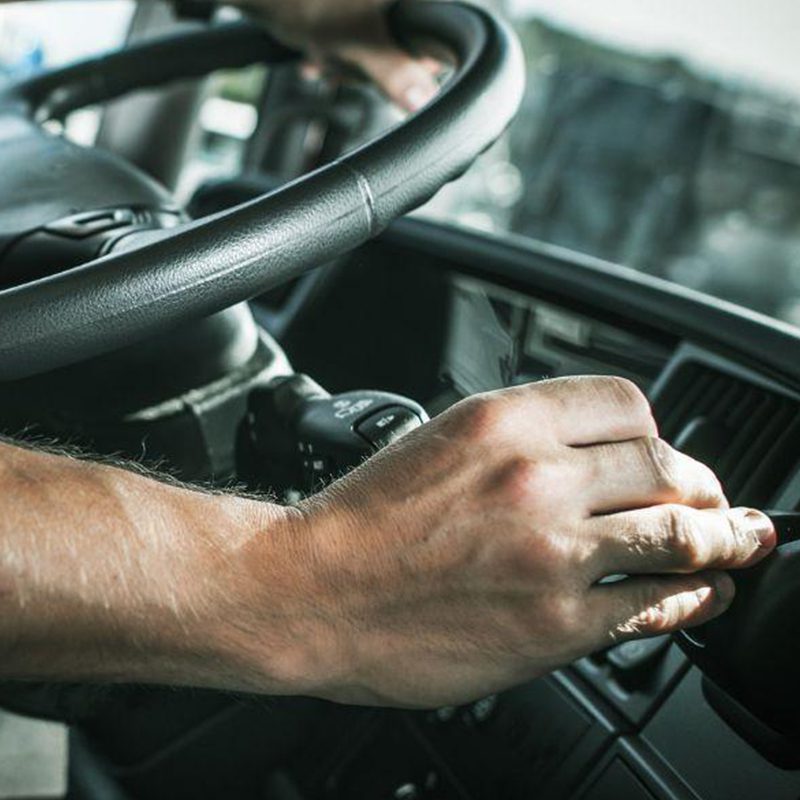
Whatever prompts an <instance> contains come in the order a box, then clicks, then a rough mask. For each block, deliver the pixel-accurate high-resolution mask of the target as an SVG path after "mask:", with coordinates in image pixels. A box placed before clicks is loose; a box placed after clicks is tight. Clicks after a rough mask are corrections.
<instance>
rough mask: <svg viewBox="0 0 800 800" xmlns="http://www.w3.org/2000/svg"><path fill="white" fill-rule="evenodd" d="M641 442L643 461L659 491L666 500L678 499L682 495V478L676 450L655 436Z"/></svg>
mask: <svg viewBox="0 0 800 800" xmlns="http://www.w3.org/2000/svg"><path fill="white" fill-rule="evenodd" d="M639 442H640V448H641V456H642V460H643V461H644V464H645V467H646V468H647V469H648V470H649V473H650V477H651V479H652V481H653V484H654V486H655V488H656V489H657V491H658V492H659V493H660V494H661V495H662V496H663V497H665V498H674V497H677V496H678V495H679V494H680V478H679V473H678V463H677V462H678V459H677V454H676V452H675V450H673V449H672V447H670V446H669V445H668V444H667V443H666V442H665V441H664V440H663V439H659V438H657V437H655V436H647V437H645V438H643V439H640V440H639Z"/></svg>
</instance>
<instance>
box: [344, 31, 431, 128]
mask: <svg viewBox="0 0 800 800" xmlns="http://www.w3.org/2000/svg"><path fill="white" fill-rule="evenodd" d="M342 56H343V57H344V58H345V59H346V60H347V61H349V62H350V63H352V64H355V66H357V67H359V68H360V69H361V70H362V71H363V72H364V73H365V74H366V75H367V77H368V78H369V79H370V80H372V81H373V82H374V83H375V85H376V86H377V87H378V88H379V89H380V90H381V91H382V92H383V93H384V94H385V95H386V97H387V98H388V99H389V100H391V101H392V102H393V103H394V104H395V105H397V106H399V107H400V108H402V109H404V110H405V111H410V112H414V111H419V109H420V108H422V107H423V106H424V105H426V104H427V103H428V102H430V100H432V99H433V98H434V97H435V96H436V93H437V92H438V90H439V84H438V83H437V82H436V78H435V73H434V72H432V71H431V69H430V68H428V67H427V66H426V65H425V64H423V63H420V62H419V61H417V60H415V59H414V58H412V57H411V56H410V55H408V53H405V52H403V51H402V50H400V49H399V48H397V47H394V46H393V45H391V44H386V45H384V46H381V47H357V48H352V47H351V48H348V50H347V52H345V53H342Z"/></svg>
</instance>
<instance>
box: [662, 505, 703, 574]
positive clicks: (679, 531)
mask: <svg viewBox="0 0 800 800" xmlns="http://www.w3.org/2000/svg"><path fill="white" fill-rule="evenodd" d="M664 514H665V520H664V548H665V549H666V550H667V551H668V552H669V554H670V555H671V556H672V557H673V558H674V560H675V562H676V563H677V564H678V565H679V566H682V567H684V568H685V569H687V570H689V571H692V572H693V571H696V570H698V569H701V568H702V567H703V566H704V564H705V563H706V561H707V556H708V553H707V549H708V548H707V547H705V546H704V537H703V536H702V535H701V532H700V530H699V529H698V526H697V523H696V521H695V515H694V514H692V511H691V509H689V508H685V507H683V506H669V507H667V508H666V509H665V512H664Z"/></svg>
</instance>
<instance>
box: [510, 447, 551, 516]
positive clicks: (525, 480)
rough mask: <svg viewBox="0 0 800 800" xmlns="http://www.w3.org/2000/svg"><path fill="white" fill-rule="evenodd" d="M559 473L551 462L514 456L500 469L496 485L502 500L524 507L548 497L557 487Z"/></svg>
mask: <svg viewBox="0 0 800 800" xmlns="http://www.w3.org/2000/svg"><path fill="white" fill-rule="evenodd" d="M559 472H560V470H559V469H558V468H557V466H556V464H555V463H554V462H552V461H544V460H542V461H538V460H535V459H532V458H528V457H526V456H514V457H512V458H510V459H508V460H507V461H506V462H505V463H504V464H503V465H502V467H501V468H500V474H499V477H498V485H499V487H500V490H501V493H502V495H503V497H504V499H506V500H507V501H509V502H511V503H513V504H514V505H526V504H527V502H528V501H529V500H532V499H534V500H535V499H538V498H543V497H548V496H550V495H551V494H552V493H553V491H554V490H555V488H556V487H557V486H558V483H559V480H560V476H559Z"/></svg>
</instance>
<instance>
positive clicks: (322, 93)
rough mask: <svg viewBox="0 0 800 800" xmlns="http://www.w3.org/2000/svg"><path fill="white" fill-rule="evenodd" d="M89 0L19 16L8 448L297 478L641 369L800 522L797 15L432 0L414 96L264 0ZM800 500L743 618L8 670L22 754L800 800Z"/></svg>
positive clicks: (211, 473) (730, 476) (373, 781)
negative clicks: (283, 19)
mask: <svg viewBox="0 0 800 800" xmlns="http://www.w3.org/2000/svg"><path fill="white" fill-rule="evenodd" d="M85 5H87V4H81V3H74V2H73V3H48V2H42V3H38V4H34V3H17V4H11V5H9V6H7V7H6V8H5V9H2V8H0V175H2V181H0V431H2V433H3V434H5V435H7V436H10V437H25V438H28V439H32V440H34V441H37V440H38V441H53V440H55V441H58V442H60V443H65V444H66V445H68V446H74V447H78V448H81V449H83V450H86V451H89V452H92V453H96V454H97V455H98V456H120V455H122V456H124V457H125V458H127V459H130V460H132V461H136V462H139V463H141V464H142V465H144V466H146V467H150V468H153V467H155V468H158V469H162V470H165V471H167V472H169V473H171V474H173V475H175V476H177V477H178V478H180V479H182V480H185V481H190V482H199V483H203V484H206V485H213V486H221V487H230V486H238V487H242V488H244V489H246V490H248V491H251V492H269V493H271V494H272V495H273V496H275V495H277V496H279V497H281V498H282V499H284V500H286V501H289V502H291V501H293V500H296V499H298V498H300V497H302V496H304V495H306V494H309V493H313V492H314V491H316V490H317V489H318V488H319V487H320V486H322V485H324V484H325V483H327V482H329V481H331V480H333V479H335V478H336V477H337V476H338V475H341V474H343V473H344V472H346V471H347V470H348V469H350V468H352V467H353V466H355V465H357V464H358V463H360V461H362V460H363V459H364V458H365V457H367V456H368V455H369V454H370V453H372V452H374V451H376V450H377V449H379V448H380V447H382V446H384V445H385V444H387V443H389V442H391V441H393V440H394V439H396V438H397V437H399V436H401V435H403V433H405V432H407V431H408V430H410V429H412V428H414V427H417V426H419V425H422V424H424V423H425V421H426V420H427V419H428V418H429V417H432V416H434V415H436V414H438V413H440V412H442V411H443V410H445V409H446V408H448V407H449V406H450V405H452V404H453V403H455V402H457V401H458V400H459V399H461V398H464V397H467V396H469V395H471V394H474V393H476V392H482V391H486V390H491V389H496V388H500V387H504V386H511V385H515V384H520V383H524V382H530V381H537V380H541V379H543V378H549V377H558V376H568V375H581V374H613V375H622V376H625V377H627V378H630V379H632V380H633V381H635V382H636V383H637V384H638V385H639V386H640V387H642V388H643V389H644V390H645V391H646V393H647V394H648V396H649V397H650V398H651V399H652V401H653V404H654V408H655V413H656V417H657V420H658V422H659V425H660V430H661V433H662V436H663V437H664V438H665V439H667V440H668V441H670V442H671V443H672V444H674V445H675V446H676V447H677V448H679V449H681V450H683V451H685V452H687V453H689V454H691V455H693V456H695V457H697V458H699V459H701V460H703V461H705V462H706V463H708V464H709V465H711V466H712V467H713V468H714V469H715V470H716V472H717V474H718V475H719V476H720V478H721V480H722V482H723V485H724V487H725V490H726V492H727V494H728V497H729V498H730V499H731V501H732V503H736V504H746V505H751V506H754V507H758V508H765V509H771V510H774V512H775V516H776V519H778V518H780V516H779V515H780V514H781V513H783V514H787V515H790V514H791V513H792V512H795V511H800V359H799V358H798V355H799V354H800V328H798V326H800V190H799V189H798V186H799V185H800V58H798V56H797V51H796V47H793V46H792V47H789V48H788V50H787V49H786V48H784V47H783V45H784V44H785V41H784V39H785V38H786V37H788V38H789V39H791V36H790V33H791V31H792V30H793V28H792V25H793V24H795V27H794V30H796V29H797V28H796V23H799V22H800V19H798V16H797V14H798V11H797V9H796V8H795V7H794V6H792V5H789V4H786V3H784V2H783V1H782V0H772V1H771V2H766V3H763V4H759V6H758V7H755V6H753V7H751V8H748V10H747V13H746V14H745V13H744V12H743V14H742V16H743V17H744V19H739V20H731V19H727V18H726V19H725V20H722V21H720V20H721V18H720V19H718V20H716V21H717V22H720V25H721V30H723V31H724V32H726V35H727V36H728V38H727V39H726V42H727V44H728V45H729V46H728V47H727V48H726V47H717V48H716V49H715V48H714V47H713V46H711V45H709V46H708V47H707V48H706V49H703V47H702V46H701V45H702V43H703V42H704V41H706V39H707V38H708V37H710V36H711V33H710V30H711V29H710V28H708V30H709V33H708V34H706V32H705V30H706V29H703V28H702V26H701V29H698V28H697V26H693V27H692V30H693V37H694V38H692V37H691V36H689V37H687V36H682V35H679V34H680V33H681V31H678V30H677V29H676V30H675V31H672V33H673V34H674V36H673V38H672V39H670V38H669V37H670V31H671V29H670V27H669V25H668V24H666V22H668V20H666V21H664V24H661V22H660V21H658V20H650V21H649V25H650V27H647V28H645V29H642V28H641V26H640V24H641V19H639V17H638V16H637V15H641V13H643V12H641V9H639V10H637V9H636V8H635V7H634V6H636V5H638V4H633V5H631V4H626V3H622V4H620V12H619V13H620V18H619V19H618V20H608V19H605V18H602V19H598V18H597V17H598V15H599V12H598V11H596V10H594V11H593V10H590V9H587V8H586V7H585V5H586V4H580V3H570V2H563V3H561V4H560V5H561V8H560V10H558V11H557V12H554V11H552V10H551V9H549V6H550V4H546V3H542V2H539V0H530V2H528V3H527V4H526V2H523V0H519V2H517V3H507V4H506V3H501V2H497V3H495V2H489V1H488V0H487V2H484V3H481V4H480V5H474V6H468V5H463V4H461V3H458V2H453V3H439V2H430V3H427V2H426V3H414V2H408V0H404V1H403V2H401V3H400V4H398V5H395V6H393V7H392V8H391V10H390V12H389V13H390V20H391V26H392V31H393V33H394V34H395V35H396V36H397V37H398V39H399V40H400V41H402V42H403V43H404V44H405V45H406V46H407V47H409V48H411V49H413V50H419V51H422V52H429V53H433V54H435V55H436V57H437V58H439V59H441V61H442V63H443V73H442V76H441V82H442V86H441V91H440V94H439V95H438V96H437V98H436V99H434V100H433V101H432V102H431V103H430V104H429V105H428V106H426V107H425V108H423V109H422V110H420V111H419V112H417V113H415V114H412V115H408V116H406V117H402V116H401V115H400V114H399V113H398V112H397V111H396V110H395V109H392V108H391V107H389V106H388V105H387V104H386V103H385V102H384V101H383V100H382V99H381V98H380V96H379V95H378V93H377V92H376V91H375V90H374V89H373V88H371V87H370V86H367V85H366V84H364V83H360V82H358V81H355V82H349V81H346V82H341V83H332V82H330V81H326V80H322V79H320V78H319V77H318V76H313V75H309V73H308V71H307V70H305V69H304V68H303V67H302V64H301V58H300V55H299V54H298V53H294V52H292V51H291V50H289V49H287V48H286V47H284V46H282V45H280V44H278V43H277V42H275V41H273V40H272V39H270V38H269V36H268V35H267V34H266V33H265V32H264V31H263V29H261V28H259V27H257V26H255V25H254V24H253V23H251V22H248V21H246V20H242V19H240V18H238V17H237V15H236V14H235V13H234V12H232V11H231V10H230V9H225V8H220V9H213V8H212V7H210V6H209V7H207V8H203V9H201V10H202V11H204V12H207V13H203V14H195V13H194V12H196V11H197V9H196V8H195V7H194V5H192V6H191V8H190V9H189V10H190V11H191V12H192V14H191V15H178V14H177V13H176V11H175V10H174V9H173V8H172V7H171V6H167V5H161V4H159V3H151V2H147V3H140V4H135V3H132V2H128V1H127V0H102V1H101V0H97V2H95V3H90V4H88V5H90V6H91V7H92V10H91V12H87V11H86V9H85V8H82V6H85ZM626 5H628V6H630V8H629V9H628V11H624V7H625V6H626ZM677 5H682V4H677ZM716 5H717V4H716V3H709V4H708V6H707V7H705V11H704V12H702V13H706V14H711V13H713V7H714V6H716ZM723 6H725V4H720V10H719V13H720V15H723V14H726V13H727V11H726V8H723ZM687 8H688V6H687ZM57 9H60V11H59V10H57ZM62 12H64V13H65V15H66V13H67V12H69V13H71V14H73V15H77V16H76V17H73V19H78V23H75V27H74V28H70V27H69V26H68V25H66V26H65V27H64V29H63V30H62V31H61V34H62V37H63V38H64V40H65V42H66V44H65V43H64V42H61V44H58V42H56V44H58V46H56V44H53V42H52V41H51V40H50V39H48V38H47V36H44V34H42V31H43V30H45V29H46V30H47V31H49V32H50V33H48V36H49V35H52V30H53V29H54V28H58V27H59V25H58V24H57V16H55V15H57V14H59V13H62ZM81 13H91V14H92V15H93V17H92V21H93V24H94V25H96V26H97V28H98V35H97V36H96V37H94V36H93V37H91V39H92V41H91V42H89V43H88V44H89V50H91V51H92V52H89V50H87V41H86V36H85V35H82V33H81V28H80V14H81ZM665 13H667V12H665ZM698 13H700V12H698ZM706 21H708V20H706ZM673 22H674V20H673ZM637 25H639V27H637ZM37 26H38V27H37ZM593 26H594V27H593ZM656 28H658V30H659V31H660V32H661V36H662V39H663V41H662V40H658V41H650V42H648V41H645V40H647V36H645V35H644V34H643V33H642V31H643V30H646V31H650V33H651V34H652V31H653V30H654V29H656ZM782 31H783V32H782ZM787 32H788V33H787ZM683 33H685V31H683ZM737 36H738V37H739V39H737ZM782 36H783V37H784V38H781V37H782ZM37 37H40V38H37ZM626 37H627V38H626ZM651 38H654V39H658V37H657V36H651ZM759 41H760V42H761V43H762V44H763V50H762V51H759V50H758V48H757V47H755V46H754V42H755V44H758V42H759ZM632 42H635V43H636V46H634V44H633V43H632ZM742 42H746V43H747V44H748V45H750V49H748V48H747V47H745V46H742V47H739V48H738V49H737V53H738V56H737V57H738V60H737V59H734V58H729V56H730V50H731V48H734V46H735V45H737V43H738V44H741V43H742ZM82 48H83V49H82ZM734 49H735V48H734ZM96 50H102V51H104V52H102V53H98V52H94V51H96ZM720 53H722V54H723V55H724V56H725V58H723V57H722V56H721V55H720ZM792 58H794V60H793V61H792ZM726 59H727V60H726ZM765 64H766V66H765ZM409 212H413V213H411V214H410V216H409ZM532 424H535V420H532ZM786 519H787V520H788V522H787V523H786V524H785V525H784V526H783V528H782V530H781V534H782V540H781V543H780V547H779V548H778V550H777V551H776V553H775V554H774V555H773V556H771V557H769V558H768V559H766V560H765V562H763V564H761V565H759V566H758V567H757V568H755V569H752V570H750V571H748V572H747V573H746V574H743V575H742V576H740V577H739V578H737V580H738V583H739V587H738V588H739V591H738V593H737V598H736V600H735V602H734V606H733V607H732V609H731V610H730V611H729V612H728V613H727V614H726V615H724V616H723V617H722V618H720V619H719V620H717V621H715V622H714V623H711V624H709V625H707V626H704V627H703V628H700V629H698V630H696V631H692V632H688V633H686V634H677V635H676V636H674V637H669V636H665V637H658V638H655V639H648V640H641V641H634V642H627V643H625V644H621V645H617V646H615V647H612V648H610V649H608V650H605V651H603V652H599V653H595V654H593V655H591V656H589V657H587V658H584V659H582V660H580V661H578V662H576V663H573V664H571V665H569V666H567V667H565V668H563V669H561V670H558V671H557V672H555V673H553V674H551V675H548V676H546V677H544V678H541V679H539V680H536V681H532V682H530V683H527V684H524V685H522V686H519V687H517V688H515V689H513V690H510V691H507V692H504V693H501V694H498V695H493V696H490V697H485V698H482V699H480V700H478V701H477V702H474V703H471V704H468V705H466V706H462V707H448V708H439V709H433V710H426V711H400V710H383V709H374V708H360V707H347V706H342V705H336V704H332V703H327V702H324V701H321V700H314V699H309V698H285V697H284V698H272V697H256V696H243V695H242V696H239V695H236V696H233V695H231V694H227V693H219V692H212V691H206V690H190V689H176V688H173V687H142V686H90V685H74V684H69V685H66V684H60V685H38V684H25V683H21V682H19V683H6V684H2V685H0V706H2V707H4V708H5V709H7V710H8V712H9V713H8V714H5V715H4V716H0V763H2V761H3V748H12V749H13V748H16V749H17V750H24V749H25V748H26V746H27V744H26V741H27V740H26V739H25V737H26V736H29V735H30V736H31V737H32V738H31V741H33V739H34V738H35V731H36V730H37V729H36V728H35V725H34V728H31V729H30V730H32V731H33V732H32V733H30V734H28V733H26V732H25V731H27V730H28V729H27V728H25V727H24V725H22V726H20V727H15V726H17V724H18V723H17V721H18V720H19V719H21V718H22V717H26V718H31V719H38V720H48V722H46V723H36V724H41V725H44V726H45V728H46V730H47V731H48V737H50V738H47V742H49V743H50V745H51V747H56V744H54V742H56V739H57V738H58V737H57V736H55V735H53V731H58V732H60V734H59V735H61V736H62V739H63V742H65V743H66V744H64V745H63V747H62V750H60V751H59V752H60V753H61V754H62V755H61V757H62V758H63V759H64V764H63V770H64V775H65V778H64V785H63V787H61V788H55V789H54V788H50V789H49V790H46V789H42V792H44V794H39V795H37V796H50V797H53V796H67V797H69V798H73V799H74V800H134V799H135V798H171V799H174V798H193V800H197V798H222V797H224V798H242V800H250V798H253V800H255V798H259V799H260V800H313V799H315V798H320V799H322V798H330V800H354V799H355V798H364V799H365V800H390V798H396V800H413V799H415V798H431V799H433V798H438V799H439V800H449V799H452V800H456V799H457V800H470V799H471V800H491V799H492V798H507V799H508V800H516V799H517V798H519V799H520V800H522V798H534V797H535V798H542V800H567V799H569V800H612V799H613V800H618V799H619V798H631V800H723V799H724V800H734V799H737V798H741V799H742V800H753V799H754V798H770V800H783V799H784V798H785V799H786V800H797V798H798V797H799V796H800V688H798V685H797V681H796V674H797V667H796V663H795V661H794V653H795V650H796V648H795V642H796V641H797V637H798V635H800V622H798V619H800V616H799V615H798V614H797V608H798V604H800V596H798V595H800V592H798V590H797V589H796V588H795V587H798V586H800V577H798V576H796V575H794V572H797V571H798V570H800V545H798V544H797V542H796V541H795V539H796V538H797V537H796V533H795V530H794V527H793V522H792V518H791V516H787V517H786ZM4 730H5V731H6V734H4ZM11 731H13V733H9V732H11ZM18 731H21V732H19V733H18ZM43 758H44V757H43ZM43 764H44V760H43V761H41V762H38V769H39V770H40V771H44V767H43V766H42V765H43ZM33 771H34V772H36V771H37V769H36V768H34V770H33ZM0 773H2V769H1V768H0ZM48 791H49V794H48ZM9 796H14V795H9Z"/></svg>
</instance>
